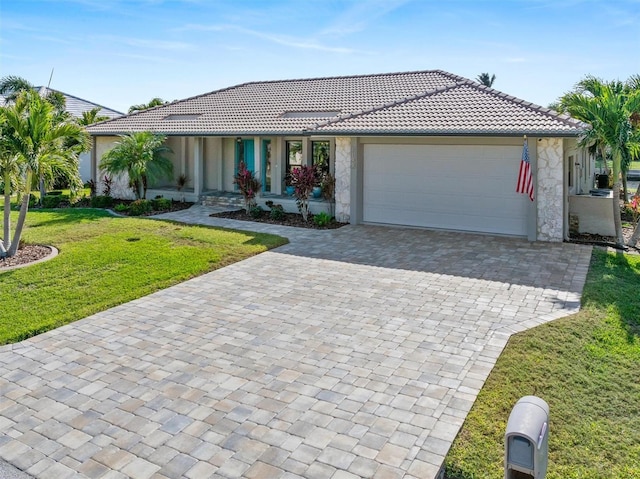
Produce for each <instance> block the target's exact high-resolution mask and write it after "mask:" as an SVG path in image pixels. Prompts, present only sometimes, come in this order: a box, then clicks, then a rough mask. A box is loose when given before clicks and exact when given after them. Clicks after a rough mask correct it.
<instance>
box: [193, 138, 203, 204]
mask: <svg viewBox="0 0 640 479" xmlns="http://www.w3.org/2000/svg"><path fill="white" fill-rule="evenodd" d="M202 150H203V145H202V138H194V139H193V194H194V195H195V197H196V198H200V195H201V194H202V178H203V177H204V175H203V172H204V169H203V163H202V156H203V155H202Z"/></svg>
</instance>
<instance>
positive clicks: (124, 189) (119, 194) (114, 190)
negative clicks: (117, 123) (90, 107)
mask: <svg viewBox="0 0 640 479" xmlns="http://www.w3.org/2000/svg"><path fill="white" fill-rule="evenodd" d="M118 140H119V138H118V137H116V136H98V137H96V158H97V162H98V165H97V175H96V176H97V180H98V181H97V183H98V192H97V193H98V194H99V195H101V194H103V191H104V190H103V189H104V181H103V179H104V177H105V174H104V172H103V171H101V170H100V161H101V160H102V155H104V154H105V153H106V152H107V151H109V150H110V149H111V148H113V146H114V145H115V143H116V141H118ZM112 179H113V184H112V185H111V196H112V197H114V198H121V199H131V200H132V199H134V198H135V195H134V194H133V191H132V190H131V188H129V176H128V175H119V176H116V177H113V178H112Z"/></svg>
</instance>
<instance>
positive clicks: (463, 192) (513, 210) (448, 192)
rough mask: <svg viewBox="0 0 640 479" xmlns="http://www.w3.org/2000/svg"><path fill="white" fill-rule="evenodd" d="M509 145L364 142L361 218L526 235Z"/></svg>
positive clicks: (514, 153) (515, 158)
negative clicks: (369, 143)
mask: <svg viewBox="0 0 640 479" xmlns="http://www.w3.org/2000/svg"><path fill="white" fill-rule="evenodd" d="M520 154H521V149H520V148H519V147H514V146H444V145H429V146H427V145H365V148H364V184H363V219H364V221H365V222H372V223H389V224H403V225H409V226H427V227H434V228H444V229H455V230H466V231H479V232H490V233H501V234H511V235H526V213H527V204H526V203H525V201H524V200H525V198H524V196H523V195H518V194H516V193H515V179H516V177H517V174H518V168H519V166H520V163H519V158H520Z"/></svg>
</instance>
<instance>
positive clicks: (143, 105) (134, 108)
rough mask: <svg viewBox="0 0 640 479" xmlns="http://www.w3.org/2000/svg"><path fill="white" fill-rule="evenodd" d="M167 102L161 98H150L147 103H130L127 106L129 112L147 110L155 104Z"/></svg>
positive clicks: (159, 104)
mask: <svg viewBox="0 0 640 479" xmlns="http://www.w3.org/2000/svg"><path fill="white" fill-rule="evenodd" d="M167 103H169V102H168V101H164V100H163V99H162V98H158V97H155V98H152V99H151V100H150V101H149V103H141V104H140V105H132V106H130V107H129V114H131V113H137V112H140V111H144V110H148V109H149V108H153V107H155V106H161V105H166V104H167Z"/></svg>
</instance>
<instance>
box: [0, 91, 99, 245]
mask: <svg viewBox="0 0 640 479" xmlns="http://www.w3.org/2000/svg"><path fill="white" fill-rule="evenodd" d="M3 117H4V123H3V132H2V133H3V134H2V148H1V149H0V154H2V156H3V157H4V158H7V156H11V157H15V160H16V162H17V163H18V165H19V168H20V173H21V175H22V176H23V179H24V191H23V197H22V204H21V206H20V213H19V215H18V221H17V222H16V228H15V232H14V235H13V238H12V239H11V241H9V235H7V234H5V237H6V238H3V240H5V241H7V242H9V243H10V247H9V248H7V256H13V255H15V254H16V252H17V250H18V245H19V244H20V237H21V236H22V230H23V228H24V222H25V219H26V216H27V211H28V209H29V196H30V195H31V185H32V181H33V177H34V175H38V174H39V173H40V172H42V173H43V174H44V172H55V174H56V175H59V176H62V177H64V178H66V179H67V180H68V181H69V183H70V185H71V187H72V188H77V187H80V186H81V185H82V181H81V179H80V176H79V173H78V153H77V150H75V149H73V148H68V147H67V146H66V145H67V144H69V143H70V142H73V143H75V144H86V143H87V139H86V133H85V131H84V129H83V128H82V127H80V126H79V125H77V124H76V123H75V122H64V123H58V122H57V120H56V112H55V109H54V107H53V106H52V105H51V103H49V102H48V101H46V100H45V99H43V98H41V97H40V95H38V93H37V92H36V91H34V90H25V91H23V92H21V93H20V94H19V95H18V97H17V98H16V101H15V103H14V104H13V105H10V106H8V107H5V108H4V109H3ZM10 163H11V162H10V161H7V162H6V163H4V162H3V164H5V165H8V164H10ZM6 171H7V170H6V169H5V170H3V172H2V173H3V176H4V175H5V174H6ZM5 188H6V185H5ZM5 192H6V190H5ZM6 207H7V203H6V202H5V208H6Z"/></svg>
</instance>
